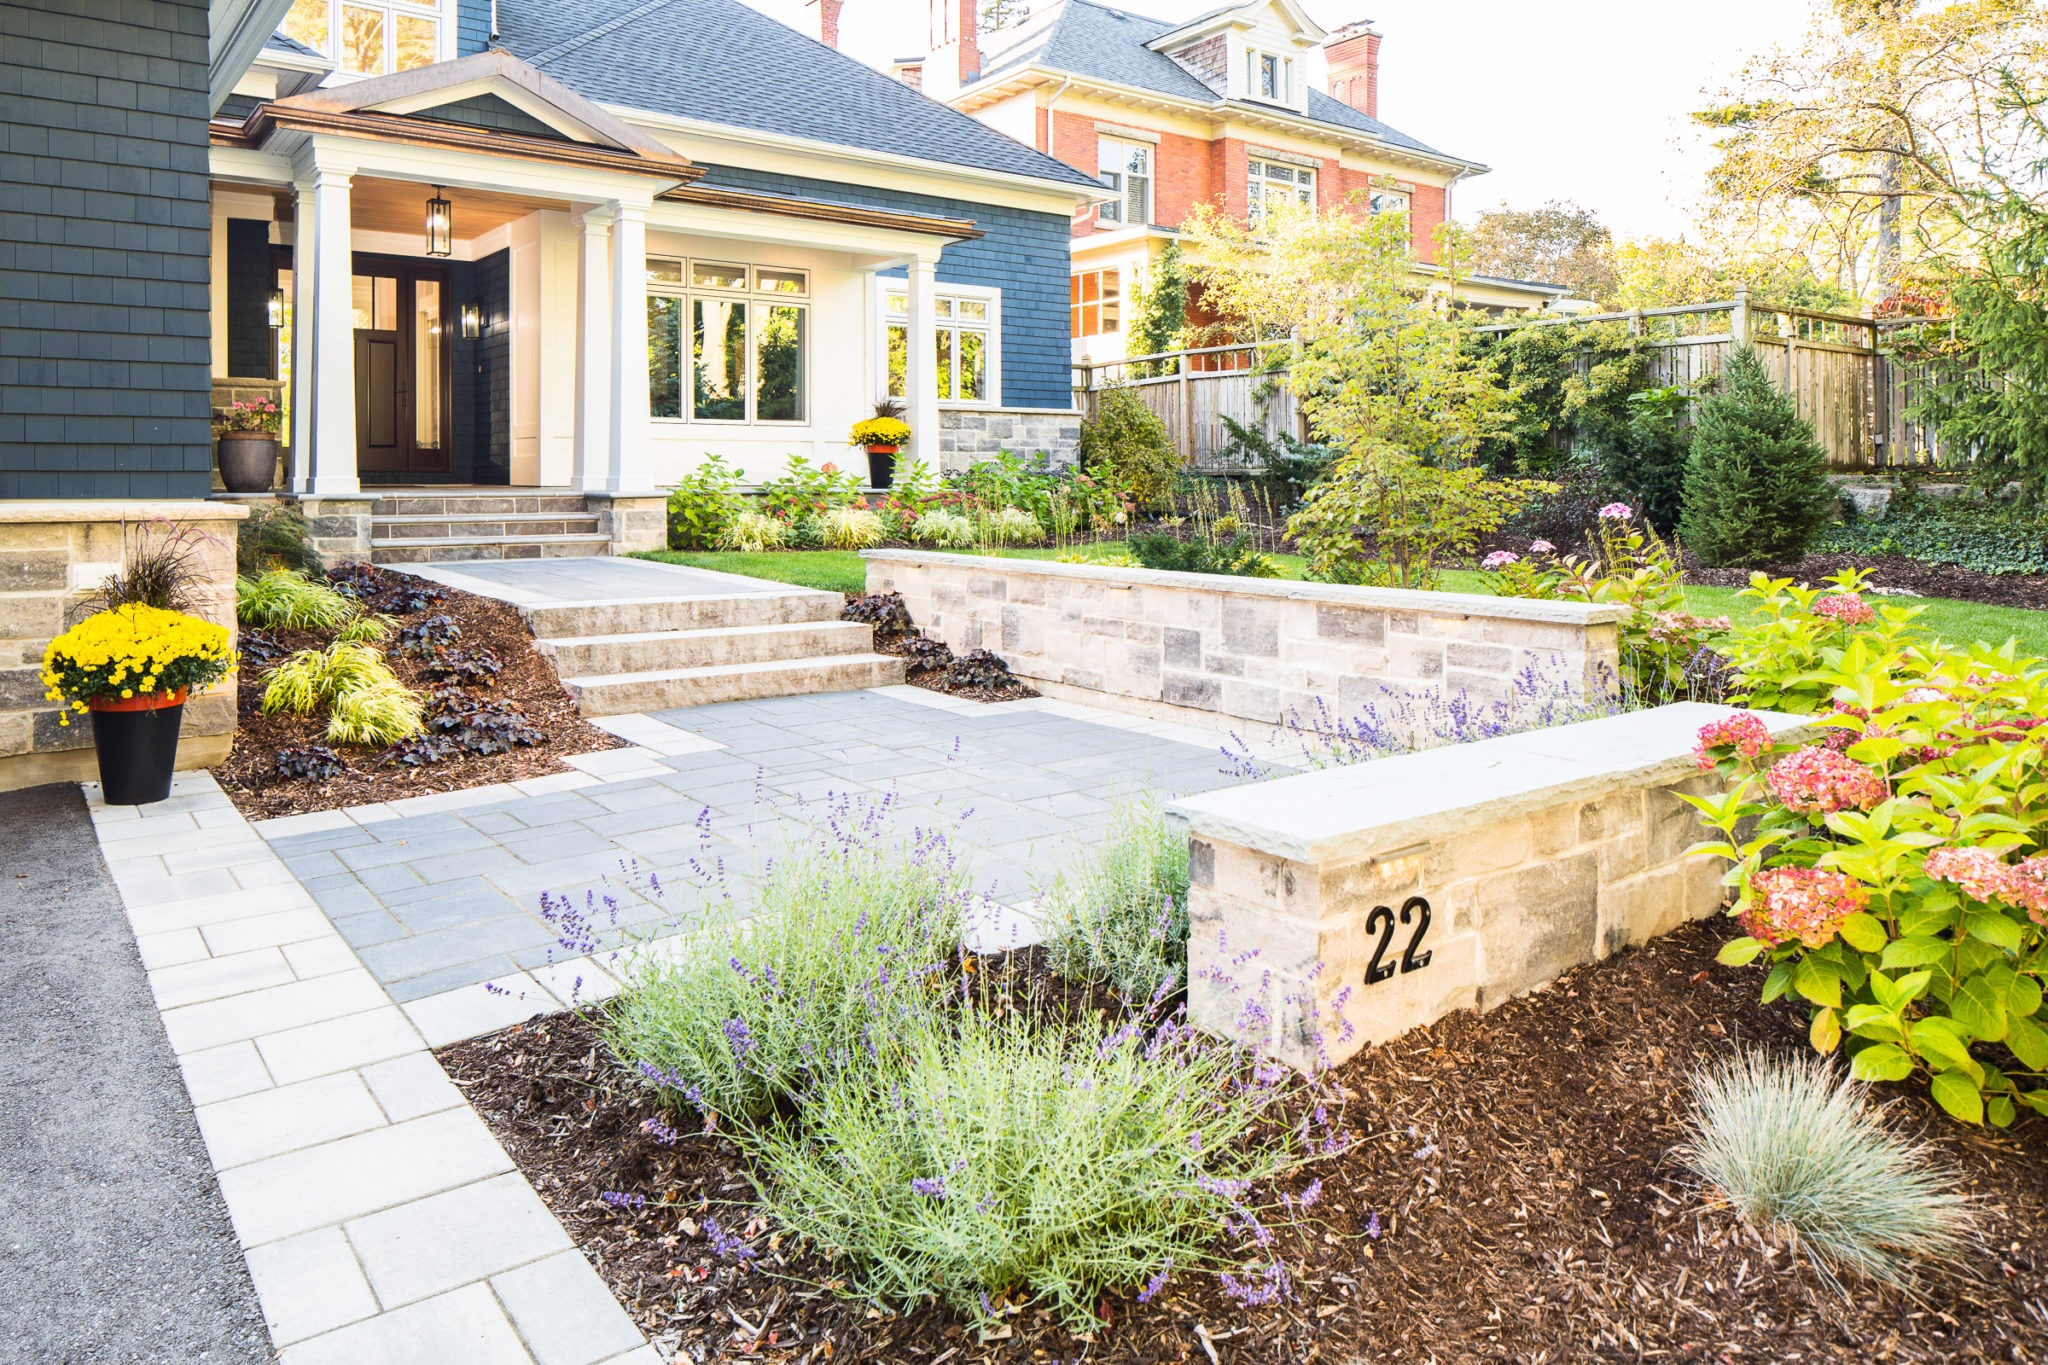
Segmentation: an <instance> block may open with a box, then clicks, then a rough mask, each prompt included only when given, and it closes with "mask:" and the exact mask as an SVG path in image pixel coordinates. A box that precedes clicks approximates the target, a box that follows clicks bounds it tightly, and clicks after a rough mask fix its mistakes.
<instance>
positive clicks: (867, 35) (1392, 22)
mask: <svg viewBox="0 0 2048 1365" xmlns="http://www.w3.org/2000/svg"><path fill="white" fill-rule="evenodd" d="M748 3H750V4H753V5H754V6H755V7H756V8H758V9H761V10H764V11H766V12H767V13H769V14H773V15H775V16H776V17H777V18H779V19H783V20H784V21H785V22H791V23H798V24H800V23H801V22H802V17H803V3H802V0H748ZM1217 3H1219V0H1124V2H1123V4H1122V6H1121V7H1122V8H1124V9H1128V10H1132V11H1135V12H1138V13H1143V14H1150V15H1156V16H1157V17H1159V18H1161V19H1184V18H1188V17H1191V16H1193V15H1196V14H1200V13H1202V12H1204V11H1206V10H1210V9H1213V8H1215V6H1216V4H1217ZM1304 3H1305V4H1306V6H1307V8H1308V11H1309V13H1310V14H1312V15H1313V16H1314V17H1315V18H1316V20H1317V22H1319V23H1321V24H1323V25H1324V26H1325V27H1326V28H1333V29H1334V28H1336V27H1337V26H1338V25H1340V24H1344V23H1348V22H1350V21H1352V20H1354V19H1361V18H1370V19H1372V20H1373V21H1374V23H1375V24H1376V25H1377V27H1378V28H1379V30H1380V32H1381V33H1382V34H1383V35H1384V39H1385V41H1384V45H1383V46H1382V48H1381V53H1380V117H1381V118H1383V119H1385V120H1386V121H1387V122H1388V123H1390V124H1392V125H1393V126H1394V127H1396V128H1399V129H1400V130H1401V131H1403V132H1405V133H1407V134H1409V135H1410V136H1411V137H1415V138H1419V139H1421V140H1422V141H1423V142H1426V143H1428V144H1429V145H1431V146H1433V147H1437V148H1440V149H1442V150H1444V151H1447V152H1450V153H1453V154H1454V155H1457V156H1462V157H1468V158H1470V159H1472V160H1474V161H1480V162H1484V163H1485V164H1487V165H1489V166H1491V167H1493V171H1492V173H1491V174H1488V175H1484V176H1480V177H1478V178H1477V179H1474V180H1468V181H1466V182H1464V183H1463V184H1461V185H1460V186H1459V187H1458V192H1457V195H1458V197H1457V200H1456V208H1457V213H1458V216H1459V217H1460V218H1466V219H1469V218H1471V217H1472V216H1473V215H1475V214H1477V213H1479V212H1480V211H1481V210H1484V209H1488V208H1492V207H1493V206H1494V205H1495V204H1496V203H1498V202H1499V201H1501V200H1502V199H1505V200H1507V201H1508V202H1509V203H1510V204H1512V205H1514V206H1516V207H1518V208H1525V207H1533V206H1534V205H1536V204H1539V203H1541V202H1542V201H1544V200H1546V199H1576V200H1578V201H1579V202H1580V203H1582V204H1585V205H1586V206H1588V207H1590V208H1592V209H1593V210H1595V211H1596V212H1597V213H1598V214H1599V215H1600V217H1601V219H1602V220H1603V221H1604V222H1606V223H1607V224H1608V226H1610V227H1612V228H1614V229H1615V230H1616V231H1617V232H1618V233H1620V234H1622V235H1626V236H1640V235H1648V234H1659V235H1665V236H1675V235H1677V234H1679V233H1681V232H1683V231H1685V229H1686V224H1687V221H1688V214H1687V213H1686V212H1685V207H1684V206H1685V204H1686V203H1687V202H1688V200H1689V198H1690V197H1691V196H1692V194H1693V193H1694V192H1695V191H1696V188H1697V186H1698V184H1699V180H1700V176H1701V174H1702V173H1703V171H1704V169H1705V167H1706V164H1707V161H1706V157H1705V155H1704V154H1703V153H1702V152H1701V151H1699V150H1698V145H1697V139H1696V138H1695V137H1694V136H1693V134H1692V132H1691V131H1690V130H1689V128H1688V126H1687V120H1686V115H1687V113H1688V112H1689V111H1690V110H1691V109H1692V108H1693V107H1694V105H1695V104H1696V103H1697V102H1698V101H1699V94H1700V91H1701V90H1702V89H1703V88H1705V87H1709V86H1712V85H1715V84H1717V83H1719V82H1720V81H1721V80H1723V79H1724V78H1726V77H1728V76H1731V75H1732V74H1733V73H1734V72H1735V71H1736V70H1737V68H1739V67H1740V66H1741V64H1742V61H1743V58H1744V57H1745V56H1746V55H1747V54H1749V53H1751V52H1754V51H1758V50H1761V49H1763V48H1767V47H1770V46H1773V45H1776V44H1789V43H1791V42H1793V41H1794V40H1795V39H1797V37H1798V36H1799V34H1800V32H1801V31H1802V30H1803V29H1804V27H1805V24H1806V16H1807V14H1808V13H1809V12H1810V10H1809V8H1808V3H1807V0H1716V3H1714V4H1712V5H1708V6H1704V7H1703V6H1696V5H1676V4H1657V3H1652V2H1651V0H1563V3H1555V4H1548V5H1544V4H1531V3H1528V0H1304ZM928 33H929V18H928V10H927V3H926V0H847V5H846V8H845V10H844V12H843V14H842V16H841V19H840V46H841V47H842V48H843V49H844V50H845V51H846V52H848V53H849V54H851V55H852V56H855V57H858V58H860V59H861V60H863V61H866V62H868V63H870V64H871V65H876V66H879V65H881V64H883V63H884V62H886V61H887V60H888V59H889V58H891V57H898V56H904V55H908V54H910V53H915V52H922V51H924V50H925V48H926V47H927V46H928V38H927V35H928Z"/></svg>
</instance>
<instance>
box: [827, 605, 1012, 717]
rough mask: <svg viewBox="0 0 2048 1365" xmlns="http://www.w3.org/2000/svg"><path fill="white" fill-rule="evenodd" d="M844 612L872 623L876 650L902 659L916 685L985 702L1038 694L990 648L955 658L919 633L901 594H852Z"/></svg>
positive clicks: (849, 617)
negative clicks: (991, 651)
mask: <svg viewBox="0 0 2048 1365" xmlns="http://www.w3.org/2000/svg"><path fill="white" fill-rule="evenodd" d="M843 616H844V619H846V620H848V621H861V622H865V623H866V624H868V625H870V626H873V627H874V631H875V652H876V653H878V654H888V655H891V656H893V657H895V658H899V659H902V660H903V662H904V681H906V682H908V683H909V684H910V685H911V686H912V687H922V688H925V689H926V690H928V691H932V692H942V693H944V694H945V695H947V696H949V697H966V698H968V699H969V700H970V701H982V702H996V701H1024V700H1026V699H1028V698H1031V697H1035V696H1037V695H1038V691H1037V689H1035V688H1034V687H1032V686H1031V684H1029V683H1027V682H1025V681H1024V680H1023V679H1022V678H1020V677H1018V676H1017V675H1016V674H1014V673H1012V672H1010V666H1009V664H1007V663H1006V662H1004V661H1003V660H1002V659H1001V658H999V657H998V656H996V655H994V654H992V653H990V652H989V651H988V650H985V649H977V650H974V651H973V652H972V653H969V654H966V655H962V656H959V657H955V656H954V654H953V651H952V650H951V649H949V648H948V647H947V646H946V644H945V643H944V642H943V641H940V640H934V639H931V638H929V637H927V636H925V635H922V634H920V633H919V632H918V630H917V628H916V623H915V622H913V621H912V620H911V619H910V612H909V611H908V610H907V609H906V608H905V607H904V605H903V594H901V593H895V592H890V593H848V594H847V595H846V610H845V612H844V613H843Z"/></svg>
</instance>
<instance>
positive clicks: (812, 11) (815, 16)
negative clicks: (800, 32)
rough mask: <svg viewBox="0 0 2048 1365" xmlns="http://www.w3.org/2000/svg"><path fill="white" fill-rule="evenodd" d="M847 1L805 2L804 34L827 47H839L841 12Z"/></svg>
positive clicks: (805, 0)
mask: <svg viewBox="0 0 2048 1365" xmlns="http://www.w3.org/2000/svg"><path fill="white" fill-rule="evenodd" d="M844 8H846V0H804V32H806V33H808V34H810V35H811V36H812V37H813V38H816V39H817V40H818V41H819V42H821V43H823V44H824V45H825V46H826V47H832V48H836V47H838V46H839V11H840V10H842V9H844Z"/></svg>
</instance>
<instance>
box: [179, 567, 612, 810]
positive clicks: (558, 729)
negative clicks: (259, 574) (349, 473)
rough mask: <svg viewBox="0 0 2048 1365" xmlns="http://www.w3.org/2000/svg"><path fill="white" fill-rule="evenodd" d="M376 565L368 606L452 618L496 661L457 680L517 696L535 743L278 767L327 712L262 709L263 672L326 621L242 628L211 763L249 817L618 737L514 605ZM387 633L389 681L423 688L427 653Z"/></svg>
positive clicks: (504, 774)
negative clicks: (483, 681) (308, 773)
mask: <svg viewBox="0 0 2048 1365" xmlns="http://www.w3.org/2000/svg"><path fill="white" fill-rule="evenodd" d="M377 572H378V574H379V576H380V577H379V581H380V582H381V583H383V584H385V585H387V587H388V589H390V590H387V591H385V592H382V593H380V594H378V596H377V597H376V599H375V600H373V601H370V602H368V603H366V604H365V605H366V606H367V607H369V608H370V609H373V610H379V611H385V612H388V613H390V614H391V615H393V616H395V617H397V619H398V622H399V624H400V625H401V626H403V625H405V624H408V623H410V622H415V621H419V620H421V619H423V618H425V617H428V616H434V615H441V616H447V617H450V618H451V619H453V620H454V622H455V624H456V625H457V626H458V627H459V628H460V629H461V632H462V633H461V636H460V644H461V647H462V648H463V649H464V650H466V651H470V652H474V651H476V650H477V649H478V648H479V647H483V648H488V649H489V650H490V651H491V652H492V653H493V654H495V655H496V656H497V658H498V661H499V663H500V664H501V665H502V667H501V669H500V671H499V672H498V674H497V676H496V678H495V679H493V680H492V682H491V683H490V685H488V686H467V687H464V688H463V689H462V690H463V691H464V692H465V693H468V694H470V695H473V696H476V697H479V698H483V699H485V700H491V701H509V702H515V703H517V704H518V705H519V707H520V708H521V709H522V710H523V711H524V712H525V718H526V719H527V720H528V721H529V722H530V723H532V724H533V725H534V726H536V727H538V728H539V730H540V731H541V734H542V736H543V738H542V740H541V742H540V743H539V744H536V745H532V746H528V747H515V748H511V749H508V750H505V751H504V752H502V753H495V754H474V753H467V752H460V751H458V752H456V753H453V754H450V755H449V756H448V757H446V758H443V759H442V760H440V761H439V762H437V763H431V764H424V765H421V766H418V767H407V766H403V765H400V764H394V763H382V762H379V761H378V758H379V755H380V754H382V753H383V752H384V751H383V749H382V748H381V747H374V746H355V747H340V746H337V747H336V749H335V752H336V753H337V754H339V755H340V756H341V758H342V759H343V761H344V762H345V763H346V764H347V769H346V771H344V772H342V773H340V774H339V775H337V776H334V777H329V778H323V779H319V780H314V779H310V778H294V777H285V776H282V775H281V774H279V772H278V771H277V751H278V750H279V749H283V748H292V747H298V746H302V745H312V744H322V743H324V742H325V741H324V739H323V737H322V735H323V731H324V730H325V729H326V725H327V717H326V714H325V713H324V712H317V713H315V714H312V715H291V714H279V715H274V716H266V715H264V714H263V674H264V672H265V670H266V669H267V668H268V667H270V666H271V664H272V663H275V662H276V661H277V660H280V659H282V658H284V657H285V656H286V655H289V654H291V653H292V652H294V651H296V650H301V649H322V648H325V647H326V646H327V644H328V643H329V642H330V641H331V640H332V639H333V638H334V632H332V631H313V630H256V631H244V632H243V636H242V640H241V648H242V651H243V658H242V668H241V672H240V674H239V676H238V684H237V686H238V694H237V699H236V707H237V711H238V715H237V719H236V730H235V744H234V748H233V750H232V751H230V753H229V754H228V758H227V761H226V762H224V763H222V764H220V765H219V766H218V767H216V768H214V770H213V774H214V777H215V778H216V779H218V780H219V782H220V785H221V788H222V789H223V790H224V791H226V792H227V794H228V796H229V797H230V799H232V800H233V801H234V803H235V808H236V809H237V810H239V811H241V812H242V814H243V815H245V816H247V817H248V818H249V819H251V820H268V819H271V818H273V817H275V816H280V815H302V814H305V813H307V812H309V811H320V810H336V809H339V808H341V807H343V806H360V805H366V804H369V803H372V802H377V801H395V800H398V799H400V798H403V797H407V796H425V795H427V794H429V793H431V792H449V791H461V790H463V789H464V788H468V787H480V786H485V785H488V784H490V783H494V782H518V781H521V780H522V779H525V778H529V777H540V776H543V775H545V774H547V773H558V772H566V771H568V770H569V769H568V765H567V764H565V763H564V762H563V761H562V760H563V759H564V758H567V757H570V756H571V755H574V754H587V753H594V752H596V751H597V750H600V749H616V748H620V747H622V746H623V745H624V744H625V741H624V740H622V739H620V738H618V737H617V736H616V735H613V734H611V733H609V732H607V731H604V730H600V729H598V728H597V727H596V726H594V725H591V724H589V723H588V722H586V721H585V720H584V719H583V718H582V716H581V715H580V714H578V712H577V710H576V702H575V699H574V698H572V697H571V696H570V695H569V693H568V692H567V691H566V690H564V688H563V687H562V683H561V679H560V678H559V677H558V676H556V673H555V667H554V665H553V664H552V663H550V662H549V661H548V660H547V659H545V658H543V657H542V656H541V655H540V654H538V653H537V652H535V650H534V647H533V636H532V635H531V634H529V633H528V632H527V629H526V626H525V625H524V624H523V623H522V622H521V621H520V619H519V613H518V611H517V610H516V609H514V608H513V607H512V606H510V605H509V604H507V603H504V602H498V601H494V600H493V599H491V598H488V597H478V596H475V595H474V594H471V593H466V592H458V591H456V590H455V589H453V588H446V587H443V586H441V585H440V584H438V583H434V582H430V581H428V580H426V579H421V578H415V577H413V576H412V575H410V574H400V573H395V572H392V571H389V570H381V569H380V570H378V571H377ZM408 589H414V590H419V591H420V592H423V593H430V594H432V595H433V600H431V601H427V600H424V599H419V598H415V599H414V600H413V601H411V602H408V601H405V600H404V596H405V590H408ZM414 605H416V606H417V607H418V609H417V610H414V611H410V612H406V611H401V610H396V609H395V608H401V607H404V606H414ZM252 644H253V645H254V648H253V649H252ZM389 644H390V642H389V641H387V642H386V646H387V650H386V661H387V662H388V663H390V665H391V669H392V671H393V672H394V673H396V674H397V675H398V680H399V681H400V682H402V683H404V684H405V685H406V686H408V687H413V688H418V689H421V690H422V691H428V692H431V691H432V690H433V689H434V687H435V686H436V684H435V682H434V681H433V679H431V678H430V677H428V676H427V674H426V671H425V670H426V664H425V662H424V661H423V660H420V659H414V658H408V657H406V656H404V655H401V654H398V653H396V652H393V651H390V650H389V648H388V646H389ZM259 653H260V654H265V655H272V654H274V656H275V657H274V658H271V659H270V660H269V661H267V662H266V661H262V660H259V659H258V658H256V657H255V655H257V654H259Z"/></svg>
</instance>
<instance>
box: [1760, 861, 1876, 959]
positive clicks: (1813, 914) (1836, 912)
mask: <svg viewBox="0 0 2048 1365" xmlns="http://www.w3.org/2000/svg"><path fill="white" fill-rule="evenodd" d="M1749 890H1750V895H1751V896H1752V897H1753V901H1752V904H1751V906H1750V908H1749V911H1748V913H1747V914H1745V915H1744V916H1743V927H1744V928H1746V929H1748V930H1749V932H1750V935H1751V936H1752V937H1754V938H1760V939H1762V940H1763V941H1764V942H1766V943H1785V942H1788V941H1789V940H1792V939H1795V938H1796V939H1798V940H1799V941H1800V942H1801V943H1804V944H1805V945H1806V946H1807V947H1809V948H1824V947H1826V946H1827V945H1828V943H1829V942H1831V941H1832V940H1833V939H1834V937H1835V935H1836V934H1837V933H1839V932H1840V931H1841V928H1842V921H1843V920H1845V919H1847V918H1849V916H1851V915H1853V914H1855V913H1857V912H1858V911H1860V910H1862V909H1863V908H1864V907H1865V906H1867V905H1869V904H1870V893H1869V892H1868V891H1866V890H1864V889H1863V887H1862V885H1861V884H1859V883H1858V882H1856V881H1854V880H1852V879H1851V878H1849V877H1846V876H1844V875H1842V874H1841V873H1839V872H1832V871H1829V870H1828V869H1826V868H1821V867H1773V868H1768V869H1766V870H1765V871H1762V872H1759V873H1757V874H1756V875H1755V876H1754V877H1751V878H1750V879H1749Z"/></svg>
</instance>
